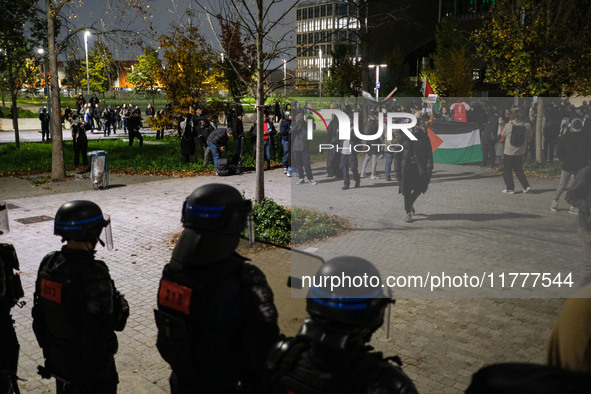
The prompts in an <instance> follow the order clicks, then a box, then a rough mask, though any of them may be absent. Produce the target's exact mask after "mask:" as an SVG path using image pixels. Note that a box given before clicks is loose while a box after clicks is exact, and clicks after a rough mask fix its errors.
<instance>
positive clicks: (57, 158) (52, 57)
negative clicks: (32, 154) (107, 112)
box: [45, 0, 66, 181]
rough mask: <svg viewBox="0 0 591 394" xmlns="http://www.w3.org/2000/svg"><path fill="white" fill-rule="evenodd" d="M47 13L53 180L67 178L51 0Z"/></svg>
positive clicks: (48, 3)
mask: <svg viewBox="0 0 591 394" xmlns="http://www.w3.org/2000/svg"><path fill="white" fill-rule="evenodd" d="M45 7H46V14H47V41H48V48H47V55H48V58H49V76H50V78H51V79H50V82H51V84H50V90H51V132H52V154H51V180H52V181H64V180H66V168H65V164H64V146H63V145H64V144H63V138H62V119H61V118H62V111H61V104H60V90H59V77H58V73H57V48H56V46H55V15H54V10H53V7H52V1H51V0H45Z"/></svg>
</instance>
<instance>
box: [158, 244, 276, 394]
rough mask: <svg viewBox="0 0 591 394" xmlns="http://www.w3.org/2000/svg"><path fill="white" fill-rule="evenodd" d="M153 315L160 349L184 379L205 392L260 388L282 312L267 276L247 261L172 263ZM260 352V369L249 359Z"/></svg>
mask: <svg viewBox="0 0 591 394" xmlns="http://www.w3.org/2000/svg"><path fill="white" fill-rule="evenodd" d="M154 313H155V318H156V325H157V326H158V339H157V344H156V345H157V347H158V351H159V352H160V355H161V356H162V358H163V359H164V360H165V361H166V362H168V363H169V364H170V366H171V367H172V369H173V371H174V372H175V374H176V375H177V376H178V377H179V378H180V380H181V381H183V382H184V383H186V384H192V383H193V384H199V387H202V388H203V390H205V391H207V390H210V391H212V390H213V391H215V390H216V389H218V390H219V389H232V388H233V387H236V386H237V385H239V384H242V385H247V386H248V385H250V386H251V387H255V386H258V385H260V376H257V375H258V373H257V370H258V369H260V370H263V369H264V368H263V367H264V364H263V363H264V358H265V354H266V352H267V351H268V350H269V348H270V346H271V345H272V343H273V342H274V341H275V340H276V337H277V335H278V327H277V311H276V309H275V306H274V304H273V294H272V291H271V290H270V288H269V286H268V284H267V282H266V279H265V277H264V275H263V274H262V272H261V271H260V270H259V269H258V268H256V267H254V266H252V265H250V264H247V263H245V259H244V258H243V257H241V256H239V255H238V254H233V255H231V256H230V257H228V258H226V259H224V260H222V261H218V262H215V263H212V264H209V265H206V266H197V267H193V268H191V269H188V268H186V267H183V265H182V264H181V263H179V262H176V261H174V260H173V261H172V262H171V263H169V264H167V265H166V266H165V267H164V271H163V274H162V279H161V281H160V287H159V290H158V309H157V310H155V311H154ZM253 321H254V323H253ZM247 327H248V328H247ZM253 327H257V329H252V328H253ZM245 331H247V332H251V331H252V332H253V335H252V336H249V335H248V333H247V332H245ZM245 337H247V338H248V340H247V341H246V342H247V343H245ZM261 337H263V338H264V339H261ZM272 338H275V339H272ZM265 342H268V343H265ZM253 349H254V350H253ZM256 352H260V353H261V355H260V359H261V360H260V361H261V362H260V364H261V368H257V367H256V366H254V365H253V363H252V359H249V358H248V354H252V353H256Z"/></svg>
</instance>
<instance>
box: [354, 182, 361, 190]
mask: <svg viewBox="0 0 591 394" xmlns="http://www.w3.org/2000/svg"><path fill="white" fill-rule="evenodd" d="M360 185H361V181H357V182H355V189H357V188H358V187H359V186H360Z"/></svg>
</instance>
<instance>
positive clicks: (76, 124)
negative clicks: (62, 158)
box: [72, 115, 88, 167]
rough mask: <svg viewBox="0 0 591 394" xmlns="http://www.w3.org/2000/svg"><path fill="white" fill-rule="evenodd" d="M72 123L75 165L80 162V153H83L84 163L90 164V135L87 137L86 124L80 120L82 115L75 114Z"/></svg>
mask: <svg viewBox="0 0 591 394" xmlns="http://www.w3.org/2000/svg"><path fill="white" fill-rule="evenodd" d="M72 119H73V123H72V143H73V145H74V166H75V167H78V165H79V164H80V155H82V165H85V166H86V165H88V157H87V154H86V152H87V151H88V137H86V124H85V123H84V122H80V117H79V116H78V115H74V117H73V118H72Z"/></svg>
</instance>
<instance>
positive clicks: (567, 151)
mask: <svg viewBox="0 0 591 394" xmlns="http://www.w3.org/2000/svg"><path fill="white" fill-rule="evenodd" d="M590 154H591V124H590V123H587V125H585V127H583V121H582V120H581V119H580V118H575V119H573V120H572V122H571V124H570V127H569V130H568V131H567V132H566V133H565V134H564V135H563V136H562V137H560V141H559V142H558V149H557V156H558V159H559V160H560V161H561V163H562V172H561V173H560V181H559V182H558V187H557V188H556V193H554V199H553V200H552V204H551V205H550V210H551V211H552V212H557V211H558V200H560V196H561V195H562V193H563V192H564V190H565V189H566V187H567V186H568V183H569V182H570V179H571V178H572V177H574V176H575V175H576V174H577V172H579V170H580V169H581V168H583V167H585V166H586V165H587V159H588V158H589V155H590ZM569 212H570V213H573V214H576V213H579V212H578V209H577V208H575V207H572V208H571V210H570V211H569Z"/></svg>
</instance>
